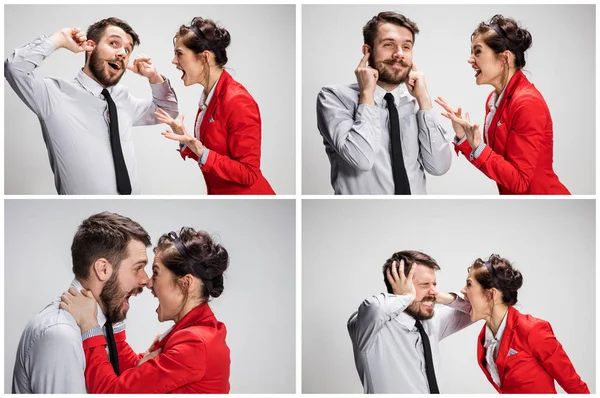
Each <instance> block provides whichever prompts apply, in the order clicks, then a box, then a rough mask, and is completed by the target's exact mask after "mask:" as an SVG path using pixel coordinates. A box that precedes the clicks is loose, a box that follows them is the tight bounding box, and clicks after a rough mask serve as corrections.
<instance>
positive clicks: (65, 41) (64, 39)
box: [50, 28, 94, 53]
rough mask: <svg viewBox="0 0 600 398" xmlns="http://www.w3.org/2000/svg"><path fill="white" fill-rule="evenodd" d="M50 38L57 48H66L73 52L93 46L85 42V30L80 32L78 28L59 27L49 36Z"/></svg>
mask: <svg viewBox="0 0 600 398" xmlns="http://www.w3.org/2000/svg"><path fill="white" fill-rule="evenodd" d="M50 39H51V40H52V41H53V42H54V47H55V48H56V49H57V50H58V49H59V48H66V49H67V50H70V51H72V52H74V53H80V52H82V51H92V50H93V49H94V47H92V46H90V45H88V44H87V37H86V35H85V32H82V31H81V29H79V28H64V29H61V30H59V31H58V32H56V33H55V34H53V35H52V36H50Z"/></svg>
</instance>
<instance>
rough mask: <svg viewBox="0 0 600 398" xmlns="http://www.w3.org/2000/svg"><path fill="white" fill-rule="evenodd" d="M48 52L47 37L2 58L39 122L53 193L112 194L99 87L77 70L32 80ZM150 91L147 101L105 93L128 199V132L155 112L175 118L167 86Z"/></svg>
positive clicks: (133, 171) (117, 91)
mask: <svg viewBox="0 0 600 398" xmlns="http://www.w3.org/2000/svg"><path fill="white" fill-rule="evenodd" d="M54 50H55V48H54V43H53V42H52V40H51V39H50V38H47V37H45V36H41V37H39V38H38V39H36V40H34V41H33V42H32V43H30V44H27V45H26V46H24V47H21V48H19V49H17V50H15V51H14V53H13V54H12V55H11V56H10V57H8V58H7V59H6V61H5V62H4V76H5V77H6V80H7V81H8V83H9V84H10V86H11V87H12V89H13V90H14V91H15V92H16V93H17V95H18V96H19V97H20V98H21V100H23V102H24V103H25V104H26V105H27V106H28V107H29V108H30V109H31V110H32V111H33V112H34V113H35V114H36V116H37V117H38V119H39V121H40V123H41V126H42V135H43V137H44V142H45V143H46V148H47V149H48V157H49V160H50V167H51V168H52V172H53V173H54V182H55V185H56V190H57V192H58V193H59V194H68V195H73V194H77V195H88V194H95V195H118V192H117V182H116V175H115V166H114V161H113V155H112V151H111V146H110V128H109V117H108V103H107V102H106V99H105V98H104V96H103V95H102V94H101V92H102V89H103V88H102V86H101V85H100V84H98V83H97V82H96V81H95V80H93V79H92V78H90V77H89V76H87V75H86V74H85V73H83V72H82V71H80V72H79V73H78V74H77V76H76V77H75V79H73V80H71V81H67V80H64V79H59V78H51V77H40V76H38V75H37V73H36V68H37V67H38V66H39V65H40V64H41V63H42V62H43V61H44V60H45V59H46V58H47V57H48V56H49V55H50V54H52V53H53V52H54ZM150 87H151V90H152V99H138V98H134V97H133V96H131V95H130V94H129V91H128V90H127V88H126V87H125V86H123V85H121V84H117V85H115V86H112V87H108V88H107V90H108V92H109V93H110V95H111V97H112V99H113V101H114V102H115V105H116V107H117V113H118V121H119V135H120V139H121V148H122V151H123V157H124V158H125V163H126V165H127V171H128V173H129V179H130V181H131V187H132V193H133V194H139V193H141V191H140V186H139V181H138V177H137V165H136V161H135V151H134V147H133V139H132V134H131V130H132V127H133V126H143V125H150V124H158V123H160V122H159V121H158V120H157V119H156V117H155V116H154V112H155V111H156V109H157V108H158V107H160V108H162V109H164V110H165V111H166V112H167V113H169V114H170V115H171V116H172V117H177V115H178V106H177V97H176V96H175V92H174V91H173V89H172V88H171V85H170V83H169V81H168V80H165V82H164V83H159V84H150ZM13 133H14V134H17V133H18V132H13Z"/></svg>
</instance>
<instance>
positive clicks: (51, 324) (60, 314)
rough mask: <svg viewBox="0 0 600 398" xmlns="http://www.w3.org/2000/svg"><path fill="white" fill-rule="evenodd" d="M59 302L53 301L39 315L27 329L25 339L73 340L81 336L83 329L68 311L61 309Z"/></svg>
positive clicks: (24, 333) (30, 322)
mask: <svg viewBox="0 0 600 398" xmlns="http://www.w3.org/2000/svg"><path fill="white" fill-rule="evenodd" d="M59 303H60V302H59V301H53V302H52V303H50V304H48V305H47V306H46V307H45V308H44V309H43V310H42V311H40V312H39V313H37V314H36V315H35V316H34V317H33V318H32V319H31V321H29V323H28V324H27V326H26V327H25V330H24V332H23V335H24V337H25V336H27V337H28V338H29V339H32V340H37V339H40V338H44V337H50V336H52V337H61V336H62V337H65V338H73V337H75V336H80V334H81V329H79V326H77V322H75V319H74V318H73V317H72V316H71V314H69V313H68V312H67V311H65V310H62V309H60V308H59Z"/></svg>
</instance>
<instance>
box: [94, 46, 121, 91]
mask: <svg viewBox="0 0 600 398" xmlns="http://www.w3.org/2000/svg"><path fill="white" fill-rule="evenodd" d="M106 61H107V60H104V59H101V58H100V54H99V53H98V49H97V48H95V49H94V50H92V54H91V55H90V65H89V68H90V72H91V73H92V75H93V76H94V77H95V78H96V80H97V81H98V83H100V84H101V85H103V86H105V87H110V86H114V85H115V84H117V83H118V82H119V81H120V80H121V78H122V77H123V75H124V74H125V64H123V61H119V60H118V59H115V60H108V61H109V62H112V63H115V64H118V65H120V66H121V73H120V74H117V75H115V76H114V77H111V76H110V75H109V72H108V71H107V70H106V68H108V66H106Z"/></svg>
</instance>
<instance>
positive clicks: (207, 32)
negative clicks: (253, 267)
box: [4, 4, 296, 195]
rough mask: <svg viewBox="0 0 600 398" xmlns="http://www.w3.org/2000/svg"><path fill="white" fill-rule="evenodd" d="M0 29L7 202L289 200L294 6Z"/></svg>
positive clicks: (93, 13)
mask: <svg viewBox="0 0 600 398" xmlns="http://www.w3.org/2000/svg"><path fill="white" fill-rule="evenodd" d="M49 15H51V16H52V18H48V16H49ZM4 18H5V19H4V20H5V28H6V32H7V34H6V35H5V38H4V49H5V50H4V59H5V83H4V92H5V96H4V104H5V106H4V113H5V115H6V118H5V122H4V128H5V130H6V131H12V132H17V131H18V134H16V133H15V134H5V137H4V166H5V167H4V170H5V176H4V181H5V185H4V192H5V194H8V195H40V194H45V195H49V194H56V193H59V194H67V195H71V194H86V195H87V194H94V195H117V194H122V195H126V194H130V193H131V194H152V195H157V194H158V195H162V194H169V195H203V194H228V195H240V194H245V195H249V194H252V195H254V194H260V195H270V194H273V193H276V194H285V195H294V194H295V191H296V183H295V175H296V172H295V168H296V167H295V164H296V144H295V143H296V140H295V128H296V127H295V126H296V120H295V111H296V107H295V99H296V94H295V83H294V82H295V76H296V50H295V36H296V7H295V5H293V4H287V5H197V4H187V5H172V4H163V5H142V4H139V5H119V6H118V7H106V6H105V5H38V4H36V5H6V6H5V12H4ZM88 34H89V35H90V37H87V35H88ZM273 49H276V51H277V57H276V64H277V67H276V68H271V67H265V65H264V63H262V62H257V59H261V58H268V57H269V54H272V53H273ZM88 54H89V56H88ZM92 61H93V62H92ZM273 61H275V60H273ZM111 103H112V108H111V106H110V105H111ZM115 115H116V116H115ZM111 121H112V122H113V123H111ZM115 121H117V123H114V122H115ZM178 151H179V152H178Z"/></svg>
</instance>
